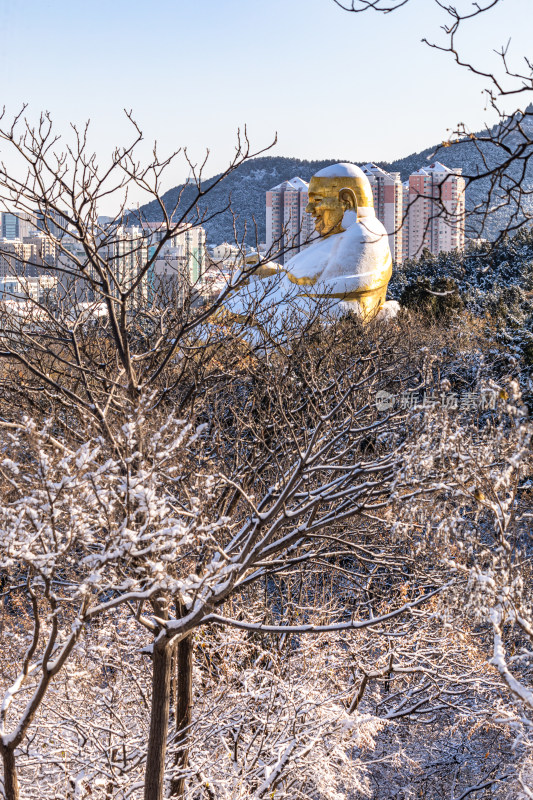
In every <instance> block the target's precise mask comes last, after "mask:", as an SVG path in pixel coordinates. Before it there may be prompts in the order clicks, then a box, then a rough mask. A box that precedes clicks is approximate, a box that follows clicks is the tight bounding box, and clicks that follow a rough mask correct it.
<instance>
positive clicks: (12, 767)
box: [2, 747, 20, 800]
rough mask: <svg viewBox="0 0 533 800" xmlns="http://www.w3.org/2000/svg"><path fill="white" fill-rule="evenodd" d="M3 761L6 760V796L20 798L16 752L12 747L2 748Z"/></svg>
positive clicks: (13, 798) (7, 797)
mask: <svg viewBox="0 0 533 800" xmlns="http://www.w3.org/2000/svg"><path fill="white" fill-rule="evenodd" d="M2 761H3V762H4V797H5V799H6V800H19V798H20V794H19V782H18V778H17V768H16V764H15V753H14V751H13V750H12V749H11V748H7V747H6V748H3V749H2Z"/></svg>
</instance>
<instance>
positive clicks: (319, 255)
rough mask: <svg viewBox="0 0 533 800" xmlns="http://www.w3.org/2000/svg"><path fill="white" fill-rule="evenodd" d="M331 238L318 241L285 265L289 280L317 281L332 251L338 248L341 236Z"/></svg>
mask: <svg viewBox="0 0 533 800" xmlns="http://www.w3.org/2000/svg"><path fill="white" fill-rule="evenodd" d="M342 235H343V234H337V236H329V237H328V238H327V239H317V240H316V241H315V242H312V243H311V244H310V245H308V246H307V247H306V248H305V250H302V251H301V252H300V253H296V255H294V256H293V257H292V258H291V259H289V260H288V261H287V262H286V264H285V271H286V272H287V275H288V276H289V278H294V279H296V280H297V281H300V280H303V279H309V280H313V279H316V278H317V277H318V276H319V275H320V274H321V273H322V271H323V270H324V268H325V267H326V265H327V263H328V261H329V258H330V256H331V252H332V250H333V249H334V248H335V247H336V246H337V244H338V242H337V241H335V240H337V239H338V237H339V236H342Z"/></svg>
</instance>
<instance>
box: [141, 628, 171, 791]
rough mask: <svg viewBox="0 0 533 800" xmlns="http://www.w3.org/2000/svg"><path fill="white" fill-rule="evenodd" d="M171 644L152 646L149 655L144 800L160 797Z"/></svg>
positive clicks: (162, 785) (168, 703)
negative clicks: (149, 682) (151, 653)
mask: <svg viewBox="0 0 533 800" xmlns="http://www.w3.org/2000/svg"><path fill="white" fill-rule="evenodd" d="M171 674H172V647H171V646H170V644H168V643H164V644H162V645H154V652H153V658H152V709H151V714H150V733H149V736H148V754H147V758H146V773H145V781H144V800H163V790H164V782H165V755H166V750H167V735H168V718H169V711H170V678H171Z"/></svg>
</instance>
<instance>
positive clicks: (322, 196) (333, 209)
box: [306, 164, 374, 237]
mask: <svg viewBox="0 0 533 800" xmlns="http://www.w3.org/2000/svg"><path fill="white" fill-rule="evenodd" d="M308 193H309V203H308V205H307V208H306V211H307V213H308V214H311V215H312V216H313V217H314V218H315V230H316V231H317V233H319V234H320V236H322V237H326V236H331V235H332V234H335V233H342V232H343V231H344V230H345V228H346V224H351V222H355V221H357V218H358V216H361V215H362V214H365V215H366V214H368V212H369V211H370V213H373V207H374V201H373V197H372V188H371V186H370V181H369V180H368V178H367V177H366V175H365V174H364V172H363V171H362V170H361V169H359V167H356V166H355V164H333V165H332V166H331V167H326V168H325V169H321V170H320V171H319V172H317V173H316V174H315V175H313V177H312V178H311V181H310V182H309V190H308Z"/></svg>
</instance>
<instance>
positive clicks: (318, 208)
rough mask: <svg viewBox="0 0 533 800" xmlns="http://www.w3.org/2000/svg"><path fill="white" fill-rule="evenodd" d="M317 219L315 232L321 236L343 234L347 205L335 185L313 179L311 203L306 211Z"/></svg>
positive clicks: (310, 192)
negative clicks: (342, 200)
mask: <svg viewBox="0 0 533 800" xmlns="http://www.w3.org/2000/svg"><path fill="white" fill-rule="evenodd" d="M305 210H306V211H307V213H308V214H311V216H313V217H314V218H315V230H316V231H317V233H319V234H320V236H331V234H333V233H341V232H342V230H343V227H342V218H343V216H344V212H345V210H346V209H345V205H344V203H342V202H341V200H340V197H339V191H338V188H337V186H336V185H335V183H334V182H333V181H332V182H331V183H329V182H328V181H325V180H324V179H322V180H320V181H318V180H316V179H315V178H311V181H310V183H309V203H308V204H307V208H306V209H305Z"/></svg>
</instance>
